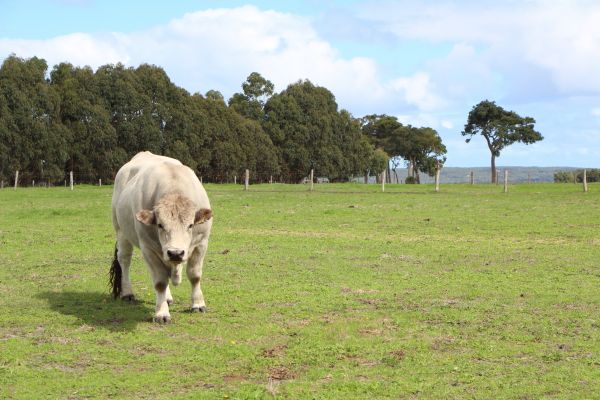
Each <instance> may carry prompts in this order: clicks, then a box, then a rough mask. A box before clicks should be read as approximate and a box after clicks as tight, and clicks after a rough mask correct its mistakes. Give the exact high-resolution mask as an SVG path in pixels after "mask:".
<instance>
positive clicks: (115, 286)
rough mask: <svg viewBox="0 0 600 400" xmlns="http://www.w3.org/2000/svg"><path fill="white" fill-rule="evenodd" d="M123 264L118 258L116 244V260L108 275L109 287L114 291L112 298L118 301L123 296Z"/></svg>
mask: <svg viewBox="0 0 600 400" xmlns="http://www.w3.org/2000/svg"><path fill="white" fill-rule="evenodd" d="M122 273H123V272H122V271H121V264H119V259H118V258H117V245H116V244H115V258H114V259H113V262H112V265H111V266H110V271H109V273H108V285H109V286H110V288H111V290H112V296H113V297H114V298H115V299H116V298H118V297H119V296H120V295H121V275H122Z"/></svg>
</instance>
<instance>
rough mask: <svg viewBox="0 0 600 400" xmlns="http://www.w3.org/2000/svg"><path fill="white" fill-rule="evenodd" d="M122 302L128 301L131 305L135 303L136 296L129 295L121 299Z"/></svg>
mask: <svg viewBox="0 0 600 400" xmlns="http://www.w3.org/2000/svg"><path fill="white" fill-rule="evenodd" d="M121 300H123V301H127V302H129V303H133V302H134V301H135V296H134V295H133V294H127V295H125V296H123V297H121Z"/></svg>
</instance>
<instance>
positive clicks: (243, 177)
mask: <svg viewBox="0 0 600 400" xmlns="http://www.w3.org/2000/svg"><path fill="white" fill-rule="evenodd" d="M525 170H526V169H524V168H518V169H515V168H514V167H513V171H511V169H510V168H506V169H498V171H497V176H496V184H497V185H501V186H503V191H504V192H508V187H509V185H512V184H523V183H527V184H535V183H546V182H552V181H551V180H549V178H548V173H549V171H552V170H550V169H548V170H545V171H543V172H544V174H543V175H539V174H538V175H533V176H532V173H531V172H524V171H525ZM535 170H538V171H539V169H535ZM572 170H573V172H572V173H573V176H574V177H575V169H572ZM467 171H468V173H466V174H465V172H467ZM579 171H583V174H582V175H581V174H580V175H578V179H573V182H574V183H576V184H577V185H583V190H584V191H586V192H587V191H588V189H589V186H588V183H589V181H588V174H587V170H585V169H584V170H579ZM593 171H595V170H593ZM257 175H258V176H261V178H260V179H258V178H256V176H257ZM300 175H301V174H300ZM490 175H491V174H490V172H489V170H488V171H487V172H486V171H481V169H480V170H478V171H477V172H476V170H469V169H466V168H461V169H457V168H454V169H452V170H451V171H450V172H449V173H446V174H444V169H441V170H440V171H438V173H437V174H436V176H434V177H430V176H427V175H424V176H423V175H422V176H421V177H420V181H421V183H422V184H425V186H434V190H435V191H439V190H440V186H441V185H448V184H457V183H458V184H470V185H481V184H489V183H490V180H491V176H490ZM22 176H26V177H29V178H28V179H23V180H21V179H20V177H22ZM524 176H526V179H525V178H524ZM31 177H32V174H28V173H24V174H23V173H21V171H15V174H14V178H13V179H11V180H10V181H9V180H7V179H4V178H2V179H0V189H8V188H12V189H17V188H26V187H47V188H50V187H61V186H62V187H65V188H69V189H71V190H73V189H74V188H75V187H76V186H77V185H79V184H88V185H89V184H92V185H97V186H103V185H110V184H112V183H113V180H109V181H106V180H104V181H103V180H102V179H96V178H95V177H93V176H89V175H85V174H78V173H74V172H69V173H67V174H65V176H64V177H63V179H59V180H56V179H54V180H52V181H48V180H43V179H40V180H37V181H36V180H35V179H33V178H31ZM264 177H265V174H262V175H259V174H253V173H252V171H250V170H245V171H244V173H242V174H240V176H238V175H237V174H231V176H229V177H227V179H219V180H218V181H217V182H214V181H211V180H210V179H208V180H206V179H204V178H203V177H202V176H199V177H198V178H199V179H200V181H201V182H203V183H213V184H215V183H216V184H230V185H231V184H233V185H238V186H240V187H241V188H242V189H245V190H250V187H251V186H254V185H256V184H263V185H258V186H254V188H253V189H252V190H260V191H273V192H275V191H293V190H298V191H306V190H308V191H320V192H322V191H328V192H332V193H335V192H340V193H349V190H350V191H351V190H352V187H355V186H354V185H366V186H368V187H369V188H370V189H369V190H367V191H382V192H385V191H386V185H387V191H388V192H389V191H390V190H392V191H393V190H394V188H399V187H400V186H411V185H408V184H406V181H407V180H406V178H407V177H410V175H409V173H408V171H407V170H398V169H397V170H391V171H383V172H382V173H381V174H376V175H373V174H370V173H367V174H365V175H364V176H352V177H349V178H348V179H345V180H339V181H337V182H334V181H331V180H330V179H329V178H328V177H319V176H317V175H316V174H315V171H314V170H311V171H310V172H308V173H307V174H306V176H305V177H304V178H302V179H300V180H299V181H298V182H290V181H289V180H287V179H285V178H283V177H281V176H273V175H271V176H269V178H268V179H265V178H264ZM403 177H404V179H402V178H403ZM592 181H595V178H594V179H592ZM340 182H344V183H350V184H352V185H345V186H344V187H342V186H340V185H337V184H336V185H333V184H332V183H340ZM290 183H293V184H292V185H290ZM264 184H268V185H264ZM283 185H285V188H284V186H283ZM223 189H224V190H231V189H228V188H226V187H225V186H223ZM415 189H416V187H415ZM360 191H361V192H364V189H360ZM403 191H406V188H405V189H403Z"/></svg>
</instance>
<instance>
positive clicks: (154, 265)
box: [142, 250, 173, 324]
mask: <svg viewBox="0 0 600 400" xmlns="http://www.w3.org/2000/svg"><path fill="white" fill-rule="evenodd" d="M142 254H143V255H144V259H145V260H146V263H148V268H149V269H150V273H151V274H152V281H153V283H154V290H155V292H156V312H155V313H154V322H158V323H159V324H168V323H169V322H171V314H170V313H169V304H168V303H167V299H168V297H167V293H169V295H170V293H171V292H170V290H169V291H168V288H169V271H168V270H167V269H166V268H165V266H164V265H163V263H162V260H161V259H160V258H159V257H158V256H157V255H156V254H154V253H152V252H150V251H144V250H142ZM167 291H168V292H167ZM172 300H173V298H171V301H172Z"/></svg>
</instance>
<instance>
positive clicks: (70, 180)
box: [69, 171, 73, 190]
mask: <svg viewBox="0 0 600 400" xmlns="http://www.w3.org/2000/svg"><path fill="white" fill-rule="evenodd" d="M69 183H70V186H71V190H73V171H70V172H69Z"/></svg>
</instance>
